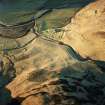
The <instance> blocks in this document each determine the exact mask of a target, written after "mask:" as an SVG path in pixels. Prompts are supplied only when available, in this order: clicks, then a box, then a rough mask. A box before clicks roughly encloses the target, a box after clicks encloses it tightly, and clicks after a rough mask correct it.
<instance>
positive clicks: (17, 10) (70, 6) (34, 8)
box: [0, 0, 90, 48]
mask: <svg viewBox="0 0 105 105" xmlns="http://www.w3.org/2000/svg"><path fill="white" fill-rule="evenodd" d="M5 1H6V0H5ZM89 1H90V0H89ZM86 3H87V2H86V0H85V2H84V0H15V1H13V0H8V2H0V20H1V21H2V22H4V23H7V24H15V23H17V22H21V21H25V20H27V19H29V18H30V17H32V16H33V15H34V16H36V14H39V13H40V12H42V11H43V10H45V9H52V11H51V12H50V13H48V14H46V15H44V16H42V17H41V18H39V19H38V20H37V24H38V27H39V30H40V31H42V30H45V29H47V28H52V27H62V26H65V25H66V24H68V23H69V20H70V17H72V16H73V15H74V14H75V13H76V12H77V11H78V10H79V9H80V8H81V7H83V5H85V4H86ZM10 42H11V40H10V41H8V39H3V38H1V40H0V43H2V44H0V46H1V47H0V48H5V46H6V47H13V46H16V42H15V40H12V45H11V43H10ZM4 43H5V44H4ZM7 43H8V44H7ZM7 45H8V46H7Z"/></svg>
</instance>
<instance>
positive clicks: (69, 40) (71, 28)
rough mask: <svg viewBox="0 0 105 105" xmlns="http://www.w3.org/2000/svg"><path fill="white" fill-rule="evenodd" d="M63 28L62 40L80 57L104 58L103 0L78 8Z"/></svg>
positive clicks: (104, 2)
mask: <svg viewBox="0 0 105 105" xmlns="http://www.w3.org/2000/svg"><path fill="white" fill-rule="evenodd" d="M64 29H65V31H66V30H67V31H66V32H65V34H64V38H63V39H62V41H63V42H65V43H66V44H69V45H70V46H72V48H73V49H75V50H76V51H77V52H78V53H79V54H80V55H81V56H82V57H84V58H91V59H93V60H105V48H104V47H105V45H104V43H105V1H104V0H97V1H96V2H93V3H90V4H89V5H87V6H86V7H85V8H83V9H82V10H80V11H79V12H78V13H77V14H76V15H75V16H74V17H73V18H72V20H71V23H70V24H68V25H67V26H66V27H64Z"/></svg>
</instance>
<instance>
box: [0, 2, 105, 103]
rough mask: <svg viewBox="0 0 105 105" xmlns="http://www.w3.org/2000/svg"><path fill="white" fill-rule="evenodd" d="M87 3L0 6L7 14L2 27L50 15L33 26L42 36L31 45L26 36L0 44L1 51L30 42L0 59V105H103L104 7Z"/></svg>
mask: <svg viewBox="0 0 105 105" xmlns="http://www.w3.org/2000/svg"><path fill="white" fill-rule="evenodd" d="M90 2H91V0H85V1H84V0H61V2H59V1H57V0H56V1H55V0H53V1H51V0H37V1H36V0H35V1H33V0H26V1H25V0H23V1H21V0H18V1H17V0H16V1H15V0H2V2H1V3H3V4H5V5H6V6H7V8H8V9H7V8H5V9H7V10H9V11H11V12H7V11H5V9H3V11H4V13H5V12H7V13H8V19H6V16H5V15H3V17H2V16H1V17H0V18H1V20H2V22H3V23H8V24H9V23H10V24H14V22H16V23H17V22H19V21H20V20H22V21H24V20H27V19H28V18H30V17H31V16H32V15H33V14H34V15H37V12H38V14H40V11H41V12H42V11H43V10H45V9H51V10H52V11H50V12H49V13H47V14H45V15H43V16H41V17H40V18H39V19H38V20H37V24H38V26H40V25H42V26H43V27H41V26H40V29H39V30H38V31H39V33H40V35H41V36H40V37H37V38H36V39H34V40H32V41H31V42H29V41H30V40H31V39H33V38H34V37H35V34H33V33H32V32H31V31H30V32H29V33H28V34H27V35H26V36H24V37H22V38H18V39H16V40H14V39H11V40H10V39H5V38H1V39H0V41H1V42H0V45H1V44H2V45H1V49H2V48H4V47H5V48H14V47H16V46H22V45H24V44H26V43H27V42H29V43H28V44H27V45H26V46H25V47H23V48H19V49H15V50H9V51H8V55H7V56H4V55H3V52H1V54H0V59H1V60H3V64H4V65H3V68H2V63H0V67H1V68H0V70H1V69H3V73H2V74H1V75H0V78H1V79H0V80H1V81H0V89H1V90H0V93H1V94H0V95H1V98H0V105H100V103H102V105H104V104H105V101H104V98H105V63H104V61H105V57H104V18H105V16H104V9H105V7H104V5H105V2H104V0H97V1H94V2H91V3H90ZM25 3H26V4H27V3H28V5H23V4H25ZM20 4H21V5H20ZM35 4H36V6H32V5H35ZM11 5H14V6H13V7H11ZM18 7H19V8H18ZM28 7H29V8H28ZM1 8H3V7H1ZM34 9H35V11H34V12H33V11H32V10H34ZM1 10H2V9H1ZM20 10H21V12H20ZM12 13H13V14H12ZM23 13H24V14H23ZM10 14H12V15H10ZM18 16H19V17H18ZM4 17H5V18H4ZM11 17H12V18H13V20H11V19H12V18H11ZM17 17H18V18H17ZM9 19H10V20H9ZM16 20H17V21H16ZM43 20H44V23H43ZM65 20H66V21H67V22H65ZM41 22H42V23H41ZM4 43H5V44H4ZM8 57H9V59H8ZM5 100H6V101H5Z"/></svg>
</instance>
